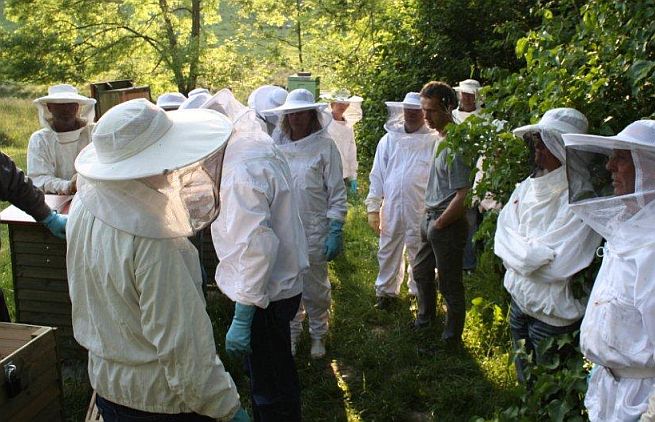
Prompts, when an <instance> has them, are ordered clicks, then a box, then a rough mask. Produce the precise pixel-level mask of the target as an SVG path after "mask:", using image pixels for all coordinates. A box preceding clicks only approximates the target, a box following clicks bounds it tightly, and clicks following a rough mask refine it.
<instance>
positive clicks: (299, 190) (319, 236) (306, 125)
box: [266, 89, 347, 358]
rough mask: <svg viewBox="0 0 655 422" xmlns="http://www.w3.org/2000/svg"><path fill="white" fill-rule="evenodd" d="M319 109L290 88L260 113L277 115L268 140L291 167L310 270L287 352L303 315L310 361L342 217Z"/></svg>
mask: <svg viewBox="0 0 655 422" xmlns="http://www.w3.org/2000/svg"><path fill="white" fill-rule="evenodd" d="M325 105H326V104H324V103H315V102H314V95H313V94H312V93H311V92H309V91H307V90H306V89H296V90H293V91H291V92H290V93H289V95H288V96H287V99H286V101H285V102H284V104H283V105H282V106H280V107H277V108H275V109H272V110H268V111H267V112H266V114H270V113H276V114H278V115H280V130H279V132H276V133H277V134H278V137H277V139H275V138H274V140H275V141H276V143H277V145H278V148H280V150H282V152H283V153H284V156H285V157H286V159H287V161H288V162H289V167H290V168H291V176H292V177H293V185H294V193H295V195H296V200H297V201H298V205H299V208H300V218H301V219H302V224H303V227H304V228H305V235H306V237H307V243H308V247H309V264H310V267H309V271H308V273H307V274H306V275H305V277H304V287H303V294H302V305H301V309H300V310H299V311H298V315H297V316H296V318H295V319H294V320H293V322H292V324H291V347H292V351H294V352H295V348H296V344H297V341H298V337H299V336H300V332H301V331H302V321H303V320H304V319H305V312H306V313H307V315H308V316H309V336H310V337H311V340H312V341H311V351H310V354H311V356H312V357H313V358H321V357H323V356H324V355H325V336H326V334H327V331H328V317H329V309H330V303H331V301H332V299H331V287H330V281H329V280H328V267H327V262H328V261H331V260H333V259H334V258H336V257H337V255H338V254H339V253H340V252H341V249H342V247H343V238H342V228H343V223H344V220H345V218H346V212H347V206H346V187H345V186H344V184H343V178H342V176H343V173H342V169H341V157H340V156H339V150H337V147H336V145H335V144H334V141H332V139H330V138H329V137H328V136H327V134H326V131H325V128H326V127H327V124H329V120H330V118H331V117H330V115H329V113H325V112H322V111H321V110H322V109H323V107H325Z"/></svg>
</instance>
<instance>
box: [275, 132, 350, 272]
mask: <svg viewBox="0 0 655 422" xmlns="http://www.w3.org/2000/svg"><path fill="white" fill-rule="evenodd" d="M280 141H281V142H278V148H280V150H281V151H282V153H283V154H284V156H285V158H286V159H287V162H288V163H289V168H290V169H291V176H292V178H293V186H294V193H295V196H296V200H297V201H298V208H299V209H300V218H301V219H302V224H303V227H304V228H305V235H306V237H307V244H308V247H309V259H310V262H325V254H324V248H325V240H326V238H327V234H328V223H329V220H331V219H334V220H339V221H344V220H345V219H346V212H347V211H348V208H347V203H346V187H345V185H344V183H343V171H342V169H341V156H340V155H339V150H338V149H337V146H336V145H335V144H334V141H332V139H330V138H329V137H327V136H326V134H325V132H324V131H323V130H319V131H318V132H314V133H312V134H311V135H309V136H307V137H305V138H302V139H299V140H297V141H290V140H289V139H288V138H286V137H283V139H281V140H280ZM285 142H286V143H285Z"/></svg>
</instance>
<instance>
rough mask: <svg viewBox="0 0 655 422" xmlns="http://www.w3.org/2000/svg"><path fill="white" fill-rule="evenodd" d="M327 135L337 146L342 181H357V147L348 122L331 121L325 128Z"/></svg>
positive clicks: (353, 132)
mask: <svg viewBox="0 0 655 422" xmlns="http://www.w3.org/2000/svg"><path fill="white" fill-rule="evenodd" d="M327 132H328V135H329V136H330V138H332V140H333V141H334V143H335V144H336V145H337V149H338V150H339V154H340V155H341V164H342V166H343V178H344V179H349V180H353V179H357V166H358V164H357V145H356V144H355V131H354V130H353V127H352V124H351V123H350V122H348V121H337V120H332V123H330V125H329V126H328V128H327Z"/></svg>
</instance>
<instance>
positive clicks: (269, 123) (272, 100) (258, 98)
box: [248, 85, 288, 135]
mask: <svg viewBox="0 0 655 422" xmlns="http://www.w3.org/2000/svg"><path fill="white" fill-rule="evenodd" d="M287 94H288V92H287V90H286V89H284V88H280V87H279V86H275V85H262V86H260V87H259V88H257V89H256V90H254V91H253V92H251V93H250V96H248V107H250V108H251V109H253V110H255V113H256V115H257V118H258V120H259V121H260V122H261V124H262V127H264V128H265V130H266V133H268V134H269V135H272V134H273V131H274V130H275V128H276V127H277V124H278V120H277V119H278V115H277V114H267V115H265V114H264V113H263V111H264V110H269V109H271V108H275V107H279V106H281V105H282V104H284V100H286V99H287Z"/></svg>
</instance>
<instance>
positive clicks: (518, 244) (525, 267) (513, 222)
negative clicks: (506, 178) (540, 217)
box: [494, 187, 555, 276]
mask: <svg viewBox="0 0 655 422" xmlns="http://www.w3.org/2000/svg"><path fill="white" fill-rule="evenodd" d="M519 189H520V187H519V188H517V189H515V190H514V192H513V193H512V196H511V197H510V199H509V201H508V203H507V204H506V205H505V206H504V207H503V209H502V210H500V214H499V216H498V222H497V224H496V235H495V237H494V253H495V254H496V255H498V257H500V258H501V259H502V260H503V264H504V265H505V267H506V268H508V269H512V270H514V271H516V272H517V273H519V274H521V275H523V276H527V275H529V274H531V273H532V272H534V271H535V270H536V269H537V268H539V267H541V266H543V265H545V264H547V263H549V262H551V261H552V260H553V259H554V258H555V252H554V251H553V250H552V249H550V248H549V247H548V246H546V245H543V244H542V243H540V242H537V241H534V240H529V239H526V238H525V237H524V236H521V235H520V234H519V232H518V226H519V221H518V212H517V207H518V201H519V198H518V191H519Z"/></svg>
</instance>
